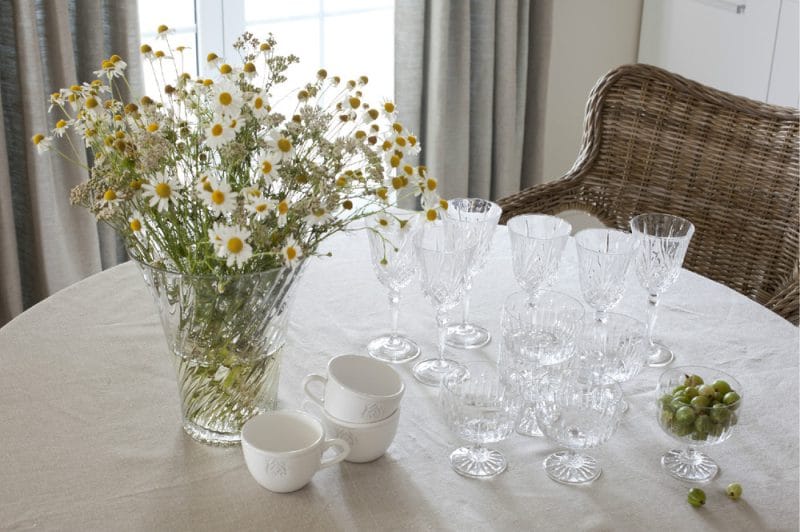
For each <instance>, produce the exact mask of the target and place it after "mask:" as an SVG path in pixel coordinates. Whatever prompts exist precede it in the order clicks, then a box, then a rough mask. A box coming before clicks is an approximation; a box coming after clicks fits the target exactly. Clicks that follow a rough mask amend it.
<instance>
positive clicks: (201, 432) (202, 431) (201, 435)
mask: <svg viewBox="0 0 800 532" xmlns="http://www.w3.org/2000/svg"><path fill="white" fill-rule="evenodd" d="M183 430H184V431H185V432H186V434H188V435H189V436H191V437H192V439H194V440H195V441H199V442H200V443H205V444H206V445H216V446H218V447H229V446H231V445H239V444H240V443H241V442H242V433H241V432H234V433H231V432H217V431H215V430H209V429H206V428H203V427H201V426H200V425H198V424H196V423H192V422H191V421H189V420H188V419H184V420H183Z"/></svg>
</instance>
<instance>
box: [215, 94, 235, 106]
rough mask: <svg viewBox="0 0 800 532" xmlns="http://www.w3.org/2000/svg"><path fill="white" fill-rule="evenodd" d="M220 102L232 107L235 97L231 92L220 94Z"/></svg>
mask: <svg viewBox="0 0 800 532" xmlns="http://www.w3.org/2000/svg"><path fill="white" fill-rule="evenodd" d="M218 100H219V103H221V104H222V105H230V104H231V103H232V102H233V96H231V93H229V92H220V93H219V98H218Z"/></svg>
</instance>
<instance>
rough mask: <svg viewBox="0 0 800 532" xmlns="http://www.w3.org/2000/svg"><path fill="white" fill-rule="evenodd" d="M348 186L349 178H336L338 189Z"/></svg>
mask: <svg viewBox="0 0 800 532" xmlns="http://www.w3.org/2000/svg"><path fill="white" fill-rule="evenodd" d="M346 184H347V178H346V177H344V176H342V175H340V176H339V177H337V178H336V186H337V187H343V186H345V185H346Z"/></svg>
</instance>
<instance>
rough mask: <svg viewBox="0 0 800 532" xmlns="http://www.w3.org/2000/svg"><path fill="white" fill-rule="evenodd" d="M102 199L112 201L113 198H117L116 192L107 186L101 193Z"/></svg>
mask: <svg viewBox="0 0 800 532" xmlns="http://www.w3.org/2000/svg"><path fill="white" fill-rule="evenodd" d="M103 199H104V200H106V201H114V200H115V199H117V193H116V192H114V191H113V190H111V189H110V188H109V189H108V190H106V191H105V193H104V194H103Z"/></svg>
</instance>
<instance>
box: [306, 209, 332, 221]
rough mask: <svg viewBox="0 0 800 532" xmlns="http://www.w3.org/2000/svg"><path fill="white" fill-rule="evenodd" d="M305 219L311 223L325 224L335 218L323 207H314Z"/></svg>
mask: <svg viewBox="0 0 800 532" xmlns="http://www.w3.org/2000/svg"><path fill="white" fill-rule="evenodd" d="M304 220H305V221H306V223H308V224H311V225H324V224H326V223H328V222H330V221H332V220H333V215H331V213H329V212H328V211H326V210H325V209H324V208H322V207H312V209H311V213H310V214H309V215H307V216H306V217H305V218H304Z"/></svg>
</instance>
